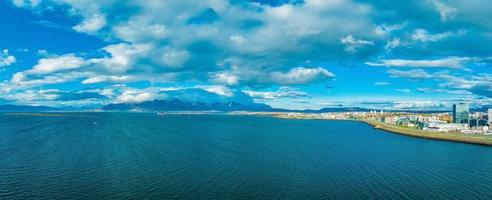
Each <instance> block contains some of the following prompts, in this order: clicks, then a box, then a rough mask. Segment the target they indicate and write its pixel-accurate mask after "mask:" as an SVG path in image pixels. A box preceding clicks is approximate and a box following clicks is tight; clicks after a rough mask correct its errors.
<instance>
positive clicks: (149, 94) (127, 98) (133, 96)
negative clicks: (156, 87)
mask: <svg viewBox="0 0 492 200" xmlns="http://www.w3.org/2000/svg"><path fill="white" fill-rule="evenodd" d="M159 97H162V96H161V95H159V94H158V93H156V92H155V91H146V90H143V91H139V90H128V91H125V92H123V93H122V94H121V95H119V96H118V97H116V100H117V101H118V102H119V103H142V102H144V101H153V100H156V99H157V98H159Z"/></svg>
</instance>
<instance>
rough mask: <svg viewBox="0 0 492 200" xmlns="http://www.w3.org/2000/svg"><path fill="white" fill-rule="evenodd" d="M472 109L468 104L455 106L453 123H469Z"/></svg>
mask: <svg viewBox="0 0 492 200" xmlns="http://www.w3.org/2000/svg"><path fill="white" fill-rule="evenodd" d="M469 116H470V107H469V106H468V104H466V103H459V104H454V105H453V123H458V124H464V123H466V124H467V123H468V122H469Z"/></svg>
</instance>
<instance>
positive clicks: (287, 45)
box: [0, 0, 492, 110]
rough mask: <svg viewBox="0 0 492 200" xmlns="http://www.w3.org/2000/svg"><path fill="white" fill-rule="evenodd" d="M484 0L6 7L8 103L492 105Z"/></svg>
mask: <svg viewBox="0 0 492 200" xmlns="http://www.w3.org/2000/svg"><path fill="white" fill-rule="evenodd" d="M490 10H492V4H491V3H490V2H489V1H488V0H414V1H410V0H409V1H393V0H304V1H302V0H251V1H245V0H244V1H243V0H183V1H174V0H172V1H171V0H169V1H168V0H146V1H141V0H127V1H117V0H98V1H91V0H10V1H9V0H7V1H0V19H1V22H2V23H1V31H0V104H19V105H45V106H55V107H67V106H70V107H100V106H103V105H106V104H110V103H140V102H144V101H152V100H161V99H170V98H177V99H185V100H190V101H204V102H207V101H209V102H212V101H237V102H242V103H251V102H256V103H266V104H268V105H271V106H272V107H275V108H288V109H319V108H323V107H341V106H343V107H353V106H357V107H365V108H375V109H376V108H378V109H412V110H450V109H451V104H453V103H457V102H468V103H470V104H471V106H472V107H481V106H486V105H492V99H491V98H492V66H491V64H492V20H490V19H492V12H490Z"/></svg>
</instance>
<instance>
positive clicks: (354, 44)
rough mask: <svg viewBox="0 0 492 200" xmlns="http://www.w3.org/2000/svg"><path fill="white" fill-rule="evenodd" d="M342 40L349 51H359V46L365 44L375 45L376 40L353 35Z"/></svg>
mask: <svg viewBox="0 0 492 200" xmlns="http://www.w3.org/2000/svg"><path fill="white" fill-rule="evenodd" d="M340 42H341V43H342V44H345V45H346V47H345V51H346V52H349V53H355V52H357V48H359V47H362V46H365V45H374V41H370V40H362V39H356V38H354V36H352V35H348V36H346V37H344V38H340Z"/></svg>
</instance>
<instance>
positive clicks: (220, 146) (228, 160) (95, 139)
mask: <svg viewBox="0 0 492 200" xmlns="http://www.w3.org/2000/svg"><path fill="white" fill-rule="evenodd" d="M478 198H483V199H490V198H492V147H486V146H478V145H470V144H460V143H453V142H446V141H433V140H426V139H420V138H413V137H407V136H401V135H397V134H393V133H389V132H385V131H381V130H378V129H374V128H373V127H371V126H369V125H367V124H364V123H360V122H355V121H325V120H289V119H277V118H270V117H255V116H231V115H164V116H158V115H156V114H151V113H65V114H62V115H53V116H30V115H11V114H2V113H0V199H478Z"/></svg>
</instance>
